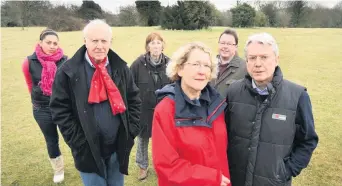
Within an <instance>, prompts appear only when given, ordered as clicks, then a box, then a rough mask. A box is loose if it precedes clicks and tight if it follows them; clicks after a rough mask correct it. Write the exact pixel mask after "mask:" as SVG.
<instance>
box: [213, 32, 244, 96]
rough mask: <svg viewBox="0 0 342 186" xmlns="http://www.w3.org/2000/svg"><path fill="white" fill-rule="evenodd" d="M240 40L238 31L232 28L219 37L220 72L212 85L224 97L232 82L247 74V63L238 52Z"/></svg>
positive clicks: (218, 57)
mask: <svg viewBox="0 0 342 186" xmlns="http://www.w3.org/2000/svg"><path fill="white" fill-rule="evenodd" d="M238 41H239V39H238V36H237V33H236V32H235V31H234V30H231V29H227V30H225V31H224V32H223V33H222V34H221V35H220V37H219V41H218V52H219V55H217V60H218V61H219V73H218V75H217V79H215V80H213V81H212V82H211V85H213V86H214V88H215V89H216V90H217V91H218V92H219V93H220V95H221V96H222V97H226V96H227V88H228V86H229V85H230V84H232V83H233V82H235V81H236V80H239V79H242V78H244V77H245V75H246V74H247V71H246V63H245V61H244V60H243V59H241V58H240V57H239V56H238V53H237V48H238Z"/></svg>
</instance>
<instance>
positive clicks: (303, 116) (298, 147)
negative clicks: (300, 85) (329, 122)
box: [285, 91, 318, 177]
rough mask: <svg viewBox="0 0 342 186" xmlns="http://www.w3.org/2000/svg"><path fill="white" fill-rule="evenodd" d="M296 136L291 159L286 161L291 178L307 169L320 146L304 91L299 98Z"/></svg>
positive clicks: (307, 98)
mask: <svg viewBox="0 0 342 186" xmlns="http://www.w3.org/2000/svg"><path fill="white" fill-rule="evenodd" d="M296 128H297V129H296V136H295V140H294V146H293V150H292V152H291V155H290V157H289V158H288V159H287V160H285V165H286V169H287V171H288V172H289V173H290V174H291V175H289V176H293V177H296V176H297V175H299V174H300V172H301V170H302V169H303V168H305V167H306V166H307V165H308V164H309V161H310V159H311V155H312V153H313V151H314V150H315V148H316V147H317V144H318V136H317V134H316V131H315V126H314V119H313V114H312V107H311V101H310V97H309V95H308V93H307V92H306V91H304V92H303V93H302V95H301V96H300V98H299V102H298V106H297V113H296Z"/></svg>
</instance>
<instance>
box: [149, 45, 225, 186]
mask: <svg viewBox="0 0 342 186" xmlns="http://www.w3.org/2000/svg"><path fill="white" fill-rule="evenodd" d="M166 71H167V75H168V77H169V78H170V79H171V80H172V81H174V83H173V84H170V85H166V86H165V87H164V88H162V89H160V90H157V91H156V94H157V96H158V98H159V99H160V100H161V101H160V103H159V104H158V105H157V107H156V109H155V112H154V118H153V125H152V158H153V164H154V167H155V170H156V173H157V175H158V185H159V186H171V185H172V186H181V185H184V186H192V185H194V186H195V185H196V186H198V185H206V186H209V185H210V186H227V185H229V184H230V180H229V178H230V176H229V170H228V159H227V146H228V140H227V131H226V124H225V120H224V109H225V107H226V102H225V100H224V99H223V98H221V97H220V95H219V93H218V92H216V90H214V89H213V88H212V87H211V86H210V85H209V84H208V82H209V81H210V80H211V79H213V78H215V77H216V73H217V63H216V61H215V60H212V55H211V52H210V50H209V49H208V47H206V46H205V45H204V44H202V43H190V44H187V45H185V46H183V47H181V48H180V49H178V50H177V51H176V52H175V54H174V55H173V57H172V59H171V62H170V63H169V65H168V67H167V69H166Z"/></svg>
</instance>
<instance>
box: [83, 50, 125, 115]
mask: <svg viewBox="0 0 342 186" xmlns="http://www.w3.org/2000/svg"><path fill="white" fill-rule="evenodd" d="M87 55H88V57H89V59H90V61H91V63H92V64H93V65H94V66H95V68H96V69H95V72H94V74H93V78H92V79H91V86H90V91H89V97H88V103H100V102H102V101H105V100H107V99H108V98H109V103H110V107H111V108H112V112H113V115H116V114H118V113H123V112H125V111H126V107H125V103H124V102H123V100H122V97H121V94H120V91H119V89H118V88H117V87H116V85H115V83H114V82H113V80H112V78H111V77H110V76H109V74H108V72H107V68H106V61H107V57H106V58H104V59H103V61H102V62H101V63H99V64H97V63H95V61H94V59H93V58H92V57H90V56H89V54H88V52H87Z"/></svg>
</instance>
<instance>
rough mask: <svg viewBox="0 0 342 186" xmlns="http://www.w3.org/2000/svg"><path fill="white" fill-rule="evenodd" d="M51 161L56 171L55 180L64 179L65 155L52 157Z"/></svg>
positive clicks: (58, 181) (60, 180) (55, 181)
mask: <svg viewBox="0 0 342 186" xmlns="http://www.w3.org/2000/svg"><path fill="white" fill-rule="evenodd" d="M50 163H51V166H52V169H53V171H54V175H53V182H54V183H60V182H62V181H64V162H63V156H62V155H60V156H58V157H57V158H50Z"/></svg>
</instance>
